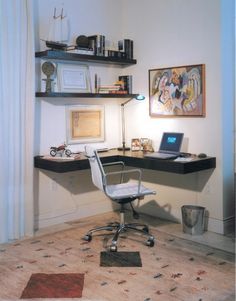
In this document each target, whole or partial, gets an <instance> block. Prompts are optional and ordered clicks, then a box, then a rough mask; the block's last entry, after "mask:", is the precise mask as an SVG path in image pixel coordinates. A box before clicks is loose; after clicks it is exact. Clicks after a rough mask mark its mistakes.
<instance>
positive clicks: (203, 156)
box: [198, 153, 207, 159]
mask: <svg viewBox="0 0 236 301" xmlns="http://www.w3.org/2000/svg"><path fill="white" fill-rule="evenodd" d="M206 157H207V155H206V154H204V153H200V154H198V158H201V159H202V158H206Z"/></svg>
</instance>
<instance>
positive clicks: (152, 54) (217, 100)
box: [36, 0, 233, 233]
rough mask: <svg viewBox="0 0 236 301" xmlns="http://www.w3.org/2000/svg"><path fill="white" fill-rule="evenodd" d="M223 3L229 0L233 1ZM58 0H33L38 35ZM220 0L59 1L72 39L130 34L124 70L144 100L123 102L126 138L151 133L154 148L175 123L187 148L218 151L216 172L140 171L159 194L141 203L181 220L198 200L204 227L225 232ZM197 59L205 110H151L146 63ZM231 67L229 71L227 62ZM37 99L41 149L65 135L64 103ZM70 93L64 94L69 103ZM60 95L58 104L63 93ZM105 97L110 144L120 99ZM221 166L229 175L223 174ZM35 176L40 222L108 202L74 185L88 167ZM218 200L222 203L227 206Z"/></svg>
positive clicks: (115, 141) (229, 188) (227, 191)
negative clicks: (130, 55) (130, 62)
mask: <svg viewBox="0 0 236 301" xmlns="http://www.w3.org/2000/svg"><path fill="white" fill-rule="evenodd" d="M229 3H231V5H232V3H233V1H231V0H230V1H229ZM60 4H61V2H60V1H56V0H54V1H47V0H40V1H38V8H37V13H38V16H39V19H38V20H39V22H38V24H36V32H38V37H40V38H43V37H45V34H46V33H47V30H48V27H47V24H48V19H49V18H50V17H51V15H52V14H53V8H54V6H55V5H57V7H58V8H59V7H60ZM220 4H221V3H220V0H199V1H194V0H174V1H173V0H159V1H156V0H146V1H144V0H129V1H128V0H122V1H115V0H112V1H111V0H99V1H93V0H90V1H88V0H80V1H78V0H77V1H76V0H67V1H66V2H64V8H65V9H66V11H67V13H68V16H69V18H70V22H71V42H73V40H74V39H75V37H77V36H78V35H80V34H85V35H90V34H94V33H101V34H104V35H105V36H106V37H107V38H108V39H110V40H111V41H112V40H113V41H118V40H119V39H120V38H131V39H133V40H134V56H135V58H136V59H137V61H138V63H137V65H135V66H132V67H128V68H125V69H124V70H122V72H125V73H126V74H132V75H133V85H134V91H135V92H141V93H144V94H145V95H146V101H145V102H136V101H133V102H130V103H129V104H128V105H127V106H126V107H125V112H126V116H127V118H126V120H127V121H126V125H127V126H126V128H127V141H130V140H131V138H133V137H149V138H151V139H153V142H154V147H155V148H157V147H158V145H159V142H160V137H161V134H162V132H163V131H167V130H174V131H181V132H184V133H185V137H186V139H185V142H186V143H185V149H184V150H185V151H188V152H191V153H200V152H205V153H207V154H208V155H210V156H215V157H216V158H217V168H216V169H215V170H214V172H212V171H205V172H199V173H195V174H191V175H187V176H182V175H180V176H179V175H178V176H177V175H172V174H169V173H162V172H153V171H144V176H145V177H144V178H145V181H146V182H147V185H148V186H152V187H153V188H154V189H156V190H157V192H158V194H157V196H156V197H155V199H153V198H146V200H145V202H144V203H142V204H143V206H142V208H141V210H143V211H144V212H147V213H150V214H154V215H156V216H161V217H165V218H169V219H173V220H180V219H181V216H180V207H181V206H182V205H184V204H196V205H202V206H205V207H206V209H207V210H208V211H209V215H210V218H209V230H212V231H215V232H219V233H223V232H224V231H226V229H225V228H226V226H227V225H228V224H227V223H228V222H230V221H231V217H232V215H233V210H232V208H233V197H232V195H233V172H232V170H231V168H230V167H229V165H230V163H232V160H233V146H232V143H231V144H229V148H226V149H225V150H224V152H225V151H226V152H228V154H227V156H229V158H230V159H229V160H228V162H227V164H225V161H224V160H225V156H226V154H225V153H223V149H222V141H223V138H222V133H223V132H222V129H223V122H225V118H224V119H223V117H222V94H223V91H222V89H223V87H222V84H221V83H222V75H221V72H222V66H221V61H222V52H221V43H222V41H221V11H220V9H221V6H220ZM91 7H93V9H91ZM226 10H227V8H226ZM108 12H109V13H108ZM232 14H233V13H232ZM227 26H228V27H227V28H228V30H229V31H230V30H232V29H231V25H230V24H229V25H227ZM38 47H40V48H41V49H42V47H44V45H43V44H42V43H41V44H40V45H38ZM226 52H228V50H227V49H226ZM230 53H232V52H230ZM202 63H203V64H206V118H162V119H158V118H150V117H149V113H148V69H154V68H161V67H171V66H181V65H192V64H202ZM90 70H91V74H92V76H93V73H95V72H100V75H101V77H102V78H103V79H104V81H109V80H111V81H113V80H114V79H115V78H116V76H117V75H118V74H119V72H120V71H119V70H118V69H113V68H110V67H109V68H108V69H107V68H101V69H100V67H99V68H98V67H95V66H92V67H90ZM107 70H108V71H107ZM229 72H230V75H232V74H233V71H232V70H229ZM231 73H232V74H231ZM226 87H227V84H226ZM224 88H225V87H224ZM230 89H231V90H232V87H230ZM36 101H37V115H38V119H37V124H36V137H37V139H36V141H37V142H36V144H37V145H36V147H37V148H38V152H39V153H40V154H44V153H47V152H48V149H49V147H50V146H51V145H53V144H60V143H61V142H63V141H65V117H64V116H65V107H64V106H63V105H62V106H58V105H55V104H52V103H50V102H48V101H46V100H38V99H37V100H36ZM74 101H75V100H73V99H72V100H70V102H71V103H74ZM86 101H87V100H86ZM54 102H55V100H54ZM59 102H60V104H63V100H59ZM82 102H83V103H85V102H84V101H82ZM95 102H96V103H97V101H95ZM89 103H91V104H92V103H94V100H89ZM227 103H228V106H229V108H230V107H231V108H232V107H233V99H231V98H230V99H229V100H228V102H227ZM103 104H104V105H105V110H106V130H107V132H106V145H107V146H108V147H116V146H118V145H119V144H120V121H119V120H120V118H119V117H120V112H119V101H118V100H117V101H116V100H106V101H103ZM230 118H231V119H232V117H230ZM231 124H233V120H232V121H229V122H228V124H227V128H228V127H229V131H231ZM226 131H227V130H226ZM232 134H233V128H232ZM226 143H227V141H226ZM231 165H232V164H231ZM225 174H226V175H227V182H225V181H223V176H224V175H225ZM37 176H38V178H37V181H38V183H39V186H38V192H37V193H36V208H37V210H36V216H37V217H38V218H39V223H38V224H39V226H40V227H41V226H45V225H48V224H52V223H56V222H61V221H64V220H69V219H71V218H72V217H73V218H78V217H81V216H86V215H89V214H94V213H96V210H97V212H101V211H106V210H110V209H111V204H110V202H109V201H108V200H106V199H104V197H99V200H97V193H96V192H95V191H94V192H93V191H92V192H90V193H89V194H86V193H85V194H84V193H81V189H80V186H83V187H87V188H88V189H87V190H86V192H89V191H90V189H91V187H90V184H89V173H87V172H85V173H82V174H81V172H75V173H73V175H72V174H71V173H68V174H67V175H60V174H59V175H58V174H55V173H50V172H43V171H40V172H38V175H37ZM71 177H72V178H71ZM74 181H75V182H76V183H78V186H79V187H78V190H75V189H73V187H72V186H73V185H76V184H75V182H74ZM72 182H73V184H72ZM86 185H87V186H86ZM91 199H92V200H94V199H96V204H98V205H97V206H96V210H95V211H94V205H93V202H91ZM89 200H90V201H89ZM49 202H50V206H49ZM224 204H227V208H229V209H228V210H226V208H225V205H224ZM58 206H59V207H60V208H59V209H58ZM99 210H100V211H99ZM63 212H64V213H63ZM71 212H73V214H72V213H71ZM48 217H49V218H48Z"/></svg>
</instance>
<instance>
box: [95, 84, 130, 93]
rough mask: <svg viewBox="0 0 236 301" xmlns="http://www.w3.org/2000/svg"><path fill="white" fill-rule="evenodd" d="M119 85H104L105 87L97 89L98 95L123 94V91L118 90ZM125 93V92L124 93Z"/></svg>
mask: <svg viewBox="0 0 236 301" xmlns="http://www.w3.org/2000/svg"><path fill="white" fill-rule="evenodd" d="M120 87H121V86H120V85H116V84H114V85H105V86H100V87H99V89H98V93H101V94H120V92H121V93H122V94H124V93H125V92H124V91H121V90H120ZM126 93H127V91H126Z"/></svg>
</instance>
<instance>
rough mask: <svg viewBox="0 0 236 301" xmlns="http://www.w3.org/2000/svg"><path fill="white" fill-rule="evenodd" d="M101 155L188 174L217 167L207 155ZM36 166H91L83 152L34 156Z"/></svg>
mask: <svg viewBox="0 0 236 301" xmlns="http://www.w3.org/2000/svg"><path fill="white" fill-rule="evenodd" d="M99 156H100V157H101V161H102V163H109V162H115V161H124V163H125V164H126V165H128V166H133V167H138V168H145V169H152V170H158V171H166V172H171V173H177V174H188V173H192V172H197V171H201V170H206V169H211V168H215V167H216V158H215V157H206V158H204V159H199V158H197V157H193V160H191V161H184V162H183V161H181V162H177V161H174V160H161V159H151V158H145V157H144V156H143V152H141V151H140V152H131V151H126V152H122V151H117V150H110V151H108V152H102V153H100V154H99ZM34 166H35V167H37V168H40V169H45V170H50V171H54V172H57V173H64V172H69V171H76V170H83V169H89V168H90V167H89V162H88V159H87V158H86V157H85V156H84V155H83V154H81V155H80V157H79V158H78V159H72V160H63V159H62V160H60V159H58V160H55V159H44V158H43V156H36V157H35V158H34Z"/></svg>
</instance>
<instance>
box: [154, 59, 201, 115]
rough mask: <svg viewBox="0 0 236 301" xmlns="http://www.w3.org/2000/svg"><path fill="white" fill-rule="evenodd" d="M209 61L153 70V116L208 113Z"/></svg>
mask: <svg viewBox="0 0 236 301" xmlns="http://www.w3.org/2000/svg"><path fill="white" fill-rule="evenodd" d="M205 114H206V112H205V65H204V64H199V65H187V66H178V67H167V68H158V69H150V70H149V115H150V116H151V117H205Z"/></svg>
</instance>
